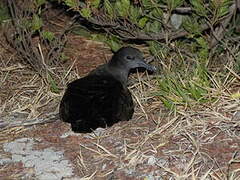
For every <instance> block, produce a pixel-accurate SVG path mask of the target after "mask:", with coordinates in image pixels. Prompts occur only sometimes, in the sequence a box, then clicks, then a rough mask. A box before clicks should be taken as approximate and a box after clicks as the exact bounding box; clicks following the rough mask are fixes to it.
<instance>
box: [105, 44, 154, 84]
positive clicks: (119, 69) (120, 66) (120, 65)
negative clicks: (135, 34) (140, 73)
mask: <svg viewBox="0 0 240 180" xmlns="http://www.w3.org/2000/svg"><path fill="white" fill-rule="evenodd" d="M107 66H108V69H109V71H110V73H111V74H112V75H113V76H114V77H116V78H117V79H119V80H120V81H121V82H122V83H123V84H126V83H127V79H128V75H129V73H130V70H133V69H136V68H141V69H146V70H148V71H150V72H155V71H156V70H157V69H156V67H155V66H153V65H150V64H148V63H146V62H145V61H144V57H143V54H142V53H141V51H139V50H138V49H136V48H133V47H123V48H121V49H119V50H118V51H117V52H116V53H115V54H114V55H113V57H112V59H111V60H110V61H109V63H108V65H107Z"/></svg>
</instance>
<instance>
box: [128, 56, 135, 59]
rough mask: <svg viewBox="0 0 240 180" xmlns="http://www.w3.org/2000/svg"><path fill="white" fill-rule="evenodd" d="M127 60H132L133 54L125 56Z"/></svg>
mask: <svg viewBox="0 0 240 180" xmlns="http://www.w3.org/2000/svg"><path fill="white" fill-rule="evenodd" d="M126 58H127V60H134V56H127V57H126Z"/></svg>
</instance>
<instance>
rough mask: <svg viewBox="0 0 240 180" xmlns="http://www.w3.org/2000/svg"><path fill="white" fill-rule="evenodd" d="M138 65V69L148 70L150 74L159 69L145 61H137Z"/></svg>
mask: <svg viewBox="0 0 240 180" xmlns="http://www.w3.org/2000/svg"><path fill="white" fill-rule="evenodd" d="M136 64H137V67H136V68H145V69H146V70H148V71H150V72H156V71H157V68H156V67H155V66H153V65H151V64H148V63H146V62H145V61H144V60H137V62H136Z"/></svg>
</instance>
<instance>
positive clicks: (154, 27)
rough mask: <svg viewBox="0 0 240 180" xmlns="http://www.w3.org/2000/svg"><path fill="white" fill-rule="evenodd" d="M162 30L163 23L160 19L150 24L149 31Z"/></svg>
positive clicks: (156, 31)
mask: <svg viewBox="0 0 240 180" xmlns="http://www.w3.org/2000/svg"><path fill="white" fill-rule="evenodd" d="M160 30H161V23H160V22H158V21H153V23H151V24H150V26H149V32H154V33H158V32H160Z"/></svg>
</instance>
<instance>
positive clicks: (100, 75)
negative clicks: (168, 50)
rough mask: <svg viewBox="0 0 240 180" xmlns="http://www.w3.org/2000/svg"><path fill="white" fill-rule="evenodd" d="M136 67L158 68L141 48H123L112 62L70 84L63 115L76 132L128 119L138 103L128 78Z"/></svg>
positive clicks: (61, 108) (64, 97)
mask: <svg viewBox="0 0 240 180" xmlns="http://www.w3.org/2000/svg"><path fill="white" fill-rule="evenodd" d="M135 68H145V69H147V70H148V71H151V72H154V71H155V70H156V68H155V67H154V66H152V65H149V64H147V63H146V62H144V58H143V55H142V53H141V52H140V51H139V50H138V49H135V48H132V47H123V48H121V49H120V50H118V51H117V52H116V53H115V54H114V55H113V57H112V59H111V60H110V61H109V62H108V63H106V64H103V65H100V66H99V67H97V68H96V69H95V70H93V71H92V72H90V73H89V74H88V75H87V76H85V77H83V78H81V79H77V80H75V81H73V82H71V83H70V84H68V87H67V90H66V92H65V94H64V96H63V98H62V101H61V104H60V118H61V119H62V120H63V121H64V122H68V123H71V126H72V130H73V131H74V132H82V133H85V132H91V131H93V130H95V129H96V128H98V127H103V128H105V127H106V126H112V125H113V124H114V123H116V122H118V121H128V120H129V119H131V118H132V115H133V112H134V105H133V100H132V96H131V93H130V91H129V90H128V88H127V80H128V75H129V72H130V70H131V69H135Z"/></svg>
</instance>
